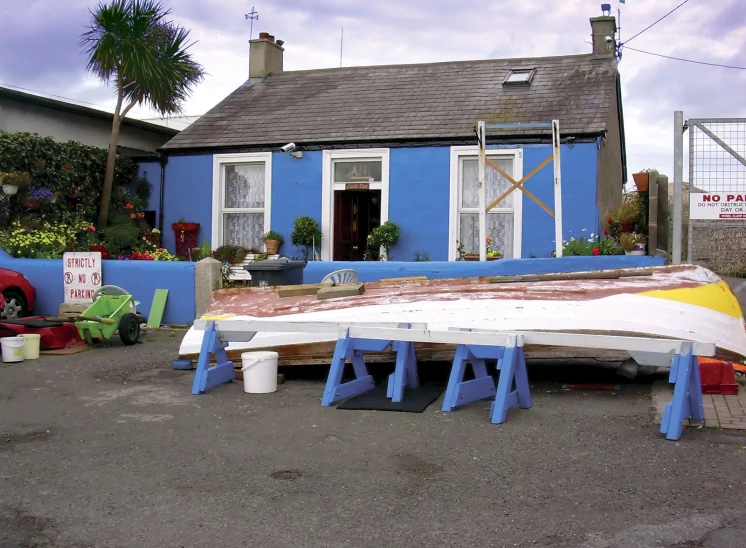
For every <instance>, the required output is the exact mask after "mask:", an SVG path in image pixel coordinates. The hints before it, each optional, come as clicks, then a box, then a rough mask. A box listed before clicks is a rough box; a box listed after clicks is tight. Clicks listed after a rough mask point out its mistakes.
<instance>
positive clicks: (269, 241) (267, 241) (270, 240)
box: [262, 230, 284, 255]
mask: <svg viewBox="0 0 746 548" xmlns="http://www.w3.org/2000/svg"><path fill="white" fill-rule="evenodd" d="M262 240H264V245H265V247H266V248H267V253H268V254H269V255H277V252H278V251H279V250H280V246H281V245H282V242H283V241H284V240H283V238H282V235H281V234H279V233H277V232H275V231H274V230H270V231H269V232H267V233H266V234H265V235H264V236H262Z"/></svg>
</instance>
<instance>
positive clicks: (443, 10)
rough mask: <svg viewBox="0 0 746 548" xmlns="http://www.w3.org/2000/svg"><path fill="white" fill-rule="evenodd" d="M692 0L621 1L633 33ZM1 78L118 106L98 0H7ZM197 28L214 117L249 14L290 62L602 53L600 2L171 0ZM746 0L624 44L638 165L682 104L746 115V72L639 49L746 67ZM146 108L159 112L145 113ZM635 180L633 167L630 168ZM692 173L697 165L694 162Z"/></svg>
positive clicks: (235, 78)
mask: <svg viewBox="0 0 746 548" xmlns="http://www.w3.org/2000/svg"><path fill="white" fill-rule="evenodd" d="M682 1H683V0H656V1H654V2H653V1H650V0H627V2H626V4H624V5H621V4H619V2H618V0H610V3H611V4H612V7H613V13H614V15H616V10H617V7H620V8H621V10H622V12H621V27H622V28H621V40H622V42H624V41H625V40H627V39H629V38H632V36H633V35H634V34H635V33H637V32H638V31H640V30H642V29H644V28H645V27H646V26H648V25H649V24H650V23H653V22H654V21H655V20H656V19H658V18H659V17H661V16H662V15H664V14H665V13H666V12H668V11H670V10H671V9H673V8H675V7H676V6H677V5H678V4H680V3H681V2H682ZM0 4H1V5H0V52H1V53H0V84H2V85H9V86H15V87H21V88H26V89H29V90H33V91H37V92H41V93H44V94H48V95H55V96H61V97H64V98H68V99H73V100H75V101H77V102H85V103H89V104H93V105H99V106H103V107H109V108H111V107H112V106H113V103H114V100H113V91H112V90H111V89H110V88H107V87H106V86H105V85H103V84H102V83H101V82H99V81H97V80H96V79H95V78H94V77H93V76H91V75H89V74H87V73H86V71H85V58H84V56H83V55H82V53H81V50H80V48H79V46H78V39H79V37H80V34H81V33H82V32H83V31H84V28H85V26H86V25H87V24H88V23H89V18H90V16H89V11H88V10H89V8H93V7H95V2H94V0H64V1H59V0H24V1H23V2H10V1H9V0H5V1H3V2H1V3H0ZM163 4H164V5H165V6H167V7H169V8H171V10H172V14H171V17H172V19H174V20H175V21H177V22H178V23H179V24H181V25H182V26H184V27H186V28H188V29H191V37H192V38H193V39H194V40H196V41H197V43H196V44H195V45H194V46H193V48H192V52H193V55H194V57H195V58H196V60H197V61H198V62H199V63H201V64H202V65H203V66H204V67H205V69H206V71H207V73H208V76H207V78H206V79H205V81H204V82H203V83H202V84H200V85H199V86H198V87H197V88H196V89H195V91H194V93H193V95H192V97H191V99H190V100H189V101H188V103H187V104H186V105H185V106H184V112H185V113H186V114H192V115H196V114H202V113H204V112H205V111H207V110H209V109H210V108H211V107H212V106H214V105H215V104H216V103H217V102H218V101H219V100H221V99H222V98H223V97H225V96H226V95H227V94H228V93H230V92H231V91H232V90H234V89H235V88H236V87H238V86H239V85H240V84H241V83H242V82H243V81H244V80H245V79H246V77H247V76H248V53H249V45H248V39H249V26H250V25H249V21H247V20H246V19H245V17H244V15H245V14H246V13H247V12H249V11H250V10H251V8H252V6H254V7H255V9H256V11H258V12H259V20H258V21H254V29H253V35H254V37H256V36H257V35H258V33H259V31H267V32H270V33H272V34H274V35H275V37H276V38H278V39H282V40H284V41H285V69H286V70H298V69H312V68H326V67H335V66H339V62H340V33H341V29H342V28H343V27H344V50H343V58H342V62H343V64H344V65H345V66H355V65H379V64H394V63H423V62H437V61H454V60H467V59H488V58H500V57H522V56H545V55H561V54H574V53H586V52H589V51H590V49H591V46H590V44H589V41H590V24H589V21H588V19H589V18H590V17H594V16H597V15H600V14H601V12H600V4H601V1H599V0H563V1H556V2H552V1H548V0H522V1H521V2H516V1H509V0H472V1H471V2H464V1H463V0H458V1H457V0H428V1H425V0H368V1H365V2H364V1H362V0H282V1H271V0H245V1H244V0H220V1H219V2H218V1H212V2H209V1H205V0H163ZM744 4H745V3H744V0H718V1H717V2H714V1H708V0H690V1H688V2H687V3H686V4H685V5H684V6H682V7H681V8H679V9H678V10H676V11H675V12H674V13H673V14H671V15H670V16H668V17H667V18H666V19H664V20H663V21H661V22H660V23H658V24H657V25H655V26H654V27H653V28H651V29H650V30H648V31H646V32H645V33H643V34H642V35H640V36H638V37H636V38H634V39H633V40H632V41H631V42H630V43H629V44H628V47H627V48H625V49H624V50H623V58H622V60H621V62H620V65H619V68H620V72H621V75H622V85H623V101H624V109H625V127H626V131H627V149H628V155H629V159H628V168H629V171H630V173H632V172H634V171H637V170H639V169H642V168H656V169H658V170H659V171H661V172H663V173H666V174H668V175H670V176H672V175H673V112H674V110H682V111H683V112H684V116H685V118H690V117H691V118H694V117H746V101H744V99H743V97H744V89H745V88H746V70H736V69H727V68H718V67H712V66H704V65H697V64H691V63H684V62H680V61H674V60H669V59H665V58H661V57H656V56H653V55H648V54H644V53H639V52H636V51H633V50H632V49H630V48H635V49H639V50H644V51H647V52H653V53H657V54H661V55H667V56H673V57H680V58H686V59H694V60H699V61H705V62H710V63H720V64H725V65H740V66H744V65H746V5H744ZM133 115H134V116H136V117H141V118H143V117H149V116H153V113H149V112H147V111H145V110H140V111H134V112H133ZM630 178H631V176H630ZM685 179H686V172H685Z"/></svg>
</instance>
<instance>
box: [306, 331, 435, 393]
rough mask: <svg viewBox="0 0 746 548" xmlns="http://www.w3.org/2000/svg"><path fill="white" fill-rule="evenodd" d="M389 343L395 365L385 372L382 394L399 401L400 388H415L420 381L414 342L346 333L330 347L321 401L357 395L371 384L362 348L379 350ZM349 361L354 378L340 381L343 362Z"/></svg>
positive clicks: (372, 385) (371, 350)
mask: <svg viewBox="0 0 746 548" xmlns="http://www.w3.org/2000/svg"><path fill="white" fill-rule="evenodd" d="M389 346H391V347H392V349H393V350H394V352H396V367H395V369H394V372H393V373H391V375H389V378H388V386H387V388H386V396H387V397H389V398H391V401H393V402H400V401H402V399H403V398H404V389H405V388H406V387H409V388H417V387H418V386H419V384H420V381H419V376H418V374H417V356H416V354H415V350H414V343H412V342H407V341H390V340H376V339H357V338H351V337H350V336H349V331H348V333H347V335H346V336H345V337H344V338H340V339H339V340H337V345H336V347H335V348H334V356H333V357H332V364H331V367H330V368H329V377H328V378H327V380H326V387H325V388H324V396H323V397H322V398H321V405H323V406H325V407H328V406H330V405H333V404H335V403H337V402H340V401H342V400H344V399H347V398H350V397H352V396H357V395H358V394H362V393H363V392H367V391H368V390H372V389H373V388H374V387H375V383H374V382H373V377H372V376H371V375H370V374H369V373H368V368H367V367H366V365H365V358H364V356H365V353H366V352H383V351H384V350H386V349H387V348H388V347H389ZM347 360H350V362H352V368H353V370H354V372H355V379H354V380H351V381H347V382H345V383H343V382H342V375H343V373H344V368H345V364H346V363H347Z"/></svg>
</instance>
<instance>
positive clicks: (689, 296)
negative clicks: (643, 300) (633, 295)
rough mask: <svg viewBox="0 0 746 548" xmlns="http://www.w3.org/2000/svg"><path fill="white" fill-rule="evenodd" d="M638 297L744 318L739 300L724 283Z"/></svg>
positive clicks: (659, 291)
mask: <svg viewBox="0 0 746 548" xmlns="http://www.w3.org/2000/svg"><path fill="white" fill-rule="evenodd" d="M638 295H645V296H647V297H656V298H658V299H668V300H670V301H677V302H680V303H686V304H693V305H695V306H701V307H702V308H709V309H710V310H714V311H716V312H721V313H723V314H727V315H728V316H732V317H734V318H743V311H742V310H741V305H740V304H739V302H738V299H737V298H736V296H735V294H734V293H733V291H732V290H731V288H730V287H729V286H728V284H727V283H725V282H724V281H720V282H718V283H716V284H707V285H702V286H699V287H684V288H679V289H661V290H656V291H647V292H645V293H638Z"/></svg>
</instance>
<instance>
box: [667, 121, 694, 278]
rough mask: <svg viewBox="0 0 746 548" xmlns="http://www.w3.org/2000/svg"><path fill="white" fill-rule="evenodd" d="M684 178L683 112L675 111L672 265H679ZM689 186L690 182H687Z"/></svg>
mask: <svg viewBox="0 0 746 548" xmlns="http://www.w3.org/2000/svg"><path fill="white" fill-rule="evenodd" d="M683 177H684V112H683V111H681V110H676V111H674V113H673V242H672V246H671V247H672V252H673V253H672V260H671V262H672V263H673V264H681V241H682V238H681V226H682V221H683V219H682V200H681V194H682V191H683V181H682V179H683ZM689 184H690V185H691V184H692V182H691V181H689Z"/></svg>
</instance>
